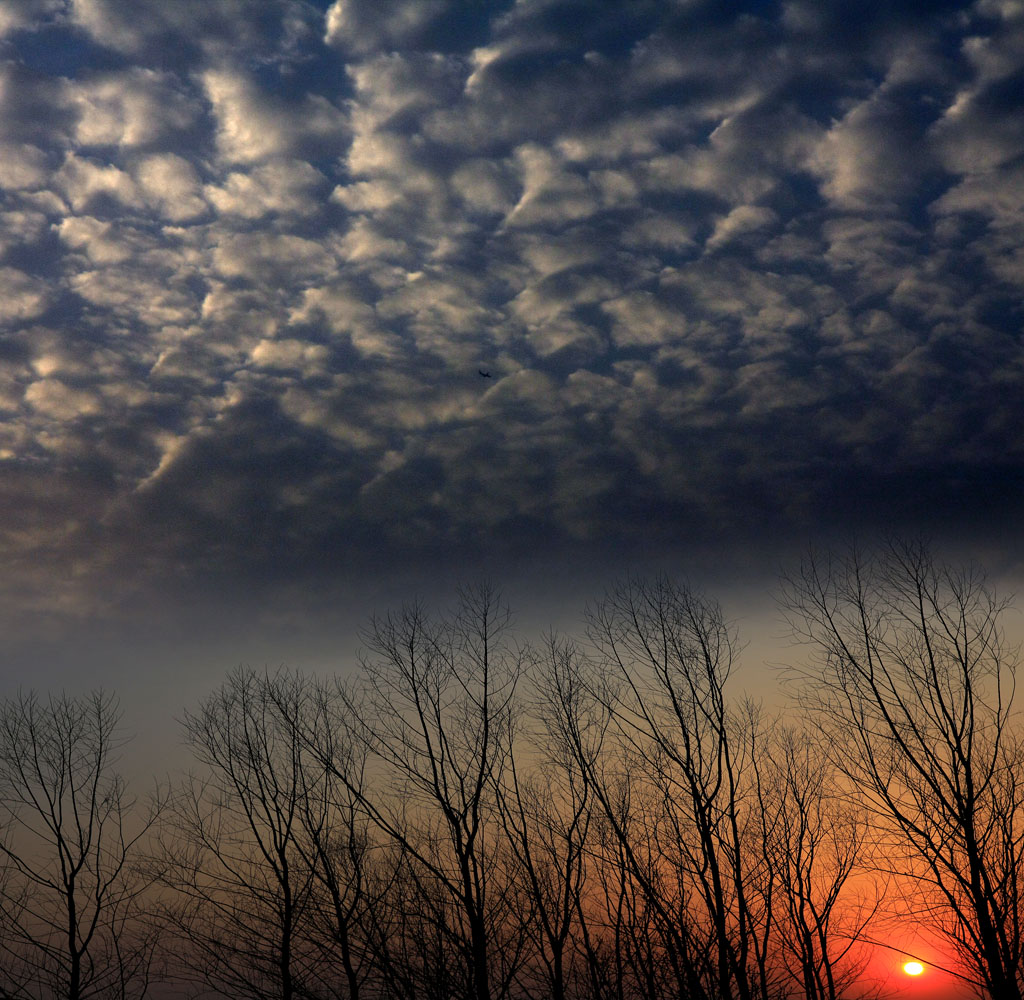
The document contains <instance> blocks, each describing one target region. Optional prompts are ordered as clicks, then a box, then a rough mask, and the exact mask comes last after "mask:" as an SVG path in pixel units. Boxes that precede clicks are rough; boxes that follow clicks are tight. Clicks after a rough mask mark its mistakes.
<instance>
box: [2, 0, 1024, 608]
mask: <svg viewBox="0 0 1024 1000" xmlns="http://www.w3.org/2000/svg"><path fill="white" fill-rule="evenodd" d="M1021 93H1024V5H1022V4H1021V3H1019V2H1018V0H976V2H975V3H973V4H968V3H948V4H945V5H942V4H928V5H924V6H922V5H920V4H916V3H911V2H909V0H908V2H906V3H902V4H900V3H894V4H870V3H869V4H865V5H862V7H861V8H858V13H857V18H856V20H855V21H854V20H853V19H851V17H850V14H849V5H846V4H839V3H838V2H836V3H829V2H821V0H813V2H812V0H788V2H782V3H753V2H751V3H750V4H748V5H746V6H744V5H738V6H737V5H720V4H710V3H702V2H682V0H680V2H666V0H658V2H655V0H637V2H634V3H629V4H621V3H592V2H587V3H580V2H569V0H519V2H516V3H511V2H508V3H504V4H480V3H475V2H466V0H464V2H461V3H458V2H454V0H396V2H394V3H388V4H381V3H379V2H378V0H336V2H334V3H332V4H327V3H313V2H306V0H219V2H217V3H214V4H211V3H209V2H207V0H176V2H174V3H170V4H168V3H166V2H165V0H6V2H5V3H4V5H3V7H2V9H0V413H2V418H3V419H2V422H0V505H2V507H0V557H2V560H3V562H2V565H3V566H4V578H5V583H4V586H5V588H6V591H7V592H8V595H9V600H12V601H16V602H17V603H18V605H19V606H22V605H26V606H32V605H36V606H60V605H61V602H67V603H68V604H69V606H70V605H75V604H76V602H81V601H82V599H83V595H84V594H88V595H90V596H91V598H93V599H94V598H95V596H96V595H97V593H104V592H109V593H110V594H111V595H112V596H111V599H112V600H116V599H120V597H121V596H123V593H124V592H126V591H129V590H131V589H132V588H134V587H137V586H148V585H149V584H151V583H153V582H154V581H158V582H161V581H162V582H163V583H167V582H168V581H171V582H173V581H181V582H186V583H187V582H188V581H193V580H197V579H217V580H228V581H230V580H235V581H245V580H251V579H260V578H266V577H267V576H268V575H273V576H280V577H291V576H294V575H295V574H302V573H306V572H313V573H317V572H324V573H330V572H331V571H332V567H338V566H341V565H345V564H349V565H359V566H364V567H365V566H369V565H372V564H373V563H374V560H377V561H381V562H385V563H386V562H388V561H389V560H393V559H395V558H405V557H407V556H408V557H413V556H415V557H416V558H423V559H427V560H429V559H432V558H435V557H436V558H440V557H441V556H443V555H445V554H447V555H448V556H449V557H452V556H453V554H456V555H457V554H458V553H459V552H466V551H473V550H479V549H480V548H481V547H482V548H485V549H487V550H488V551H490V550H493V551H495V552H498V553H500V552H515V551H526V550H531V549H537V548H538V547H557V546H559V545H561V544H569V545H582V546H587V545H597V544H615V543H633V542H636V541H637V540H646V541H647V542H648V543H651V542H652V540H653V544H657V545H661V544H665V545H671V544H686V543H687V542H693V541H695V540H698V541H707V542H710V543H712V544H714V543H716V540H717V541H718V542H720V543H722V544H727V543H729V542H730V541H731V542H734V543H737V544H742V543H743V541H744V540H747V539H750V538H757V537H763V536H764V535H765V534H766V533H770V532H778V533H780V534H800V533H801V532H804V531H811V530H818V529H824V530H828V529H831V528H835V527H847V528H852V529H863V528H874V527H877V526H879V525H883V524H896V525H897V526H906V525H916V526H919V527H924V528H928V527H930V526H933V525H939V526H943V530H945V529H948V528H952V529H955V530H957V531H962V530H965V529H967V528H971V529H978V530H984V529H985V528H986V526H989V527H991V526H993V525H996V524H999V525H1007V524H1015V525H1018V526H1019V524H1020V514H1021V511H1022V505H1021V483H1022V478H1024V476H1022V474H1024V438H1022V435H1021V430H1020V429H1021V427H1024V370H1022V353H1021V322H1022V301H1024V298H1022V291H1024V250H1022V247H1024V114H1022V108H1021V100H1020V94H1021ZM481 370H482V371H486V372H489V373H490V375H491V378H489V379H485V378H482V377H481V376H480V375H479V372H480V371H481Z"/></svg>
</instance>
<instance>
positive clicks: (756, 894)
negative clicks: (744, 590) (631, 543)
mask: <svg viewBox="0 0 1024 1000" xmlns="http://www.w3.org/2000/svg"><path fill="white" fill-rule="evenodd" d="M589 620H590V629H589V632H590V637H591V640H592V642H593V645H594V649H595V654H596V662H595V665H594V669H592V670H591V671H590V673H589V681H588V683H589V686H590V690H591V702H592V703H596V704H599V705H601V706H603V709H604V711H605V712H606V714H607V720H608V721H607V726H608V730H609V734H610V736H611V737H612V739H611V740H609V744H612V743H614V746H615V749H616V754H615V756H616V757H617V758H618V760H619V761H620V764H619V770H618V773H617V774H616V773H615V772H614V770H609V763H608V761H609V752H608V751H609V750H610V749H611V746H610V745H609V746H608V747H606V748H605V750H604V751H603V752H602V754H601V755H599V756H598V757H596V758H594V757H592V758H591V759H590V761H589V762H588V760H587V755H586V754H581V755H580V757H579V762H580V764H581V766H583V767H584V768H586V770H587V773H588V774H589V778H590V780H591V781H592V782H593V788H594V794H595V797H596V799H597V800H598V801H599V802H600V804H601V806H602V809H603V812H604V814H605V817H606V819H607V821H608V822H609V824H610V827H611V830H612V831H613V832H614V835H615V837H616V840H617V844H618V847H619V849H620V850H621V851H622V863H623V864H625V865H626V866H627V867H628V872H629V876H630V879H631V880H632V881H633V882H635V884H636V885H637V886H638V887H639V888H640V889H641V890H642V892H643V895H644V903H645V906H646V907H647V908H648V909H649V910H650V912H651V914H652V915H653V917H655V918H656V926H657V930H658V935H659V947H661V948H662V949H663V961H662V962H661V963H660V964H659V968H666V967H667V968H671V969H672V970H674V972H673V975H674V978H675V981H676V983H677V991H678V992H679V993H682V994H684V995H687V996H693V997H698V996H706V997H729V996H736V997H738V998H739V1000H753V998H755V997H766V996H768V995H770V994H771V993H772V991H773V990H774V988H775V983H774V981H773V969H772V962H771V954H770V939H771V931H772V925H771V921H772V909H771V892H772V889H773V881H772V873H771V871H770V869H769V868H768V866H767V864H766V858H765V855H764V851H763V849H762V845H763V842H764V836H765V830H764V809H763V802H762V801H761V799H760V787H759V779H758V773H757V769H756V767H754V766H753V765H754V762H755V759H756V756H755V754H756V737H757V732H758V730H757V725H756V712H755V711H754V710H753V709H752V708H750V709H747V710H745V711H743V712H740V711H737V710H736V709H734V708H733V707H732V706H731V705H730V703H729V701H728V700H727V698H726V692H725V689H726V683H727V681H728V679H729V675H730V672H731V670H732V666H733V658H734V651H735V645H736V642H735V639H734V637H733V635H732V634H731V632H730V631H729V629H728V627H727V626H726V624H725V621H724V619H723V616H722V612H721V610H720V608H719V607H718V606H717V605H716V604H715V603H713V602H711V601H709V600H708V599H706V598H705V597H703V596H702V595H700V594H699V593H697V592H695V591H692V590H690V589H688V588H686V587H682V586H679V585H677V584H675V583H673V582H672V581H670V580H668V579H665V578H661V579H657V580H655V581H652V582H648V581H643V580H636V579H632V580H628V581H626V582H625V583H623V584H621V585H620V586H618V587H617V588H615V589H614V590H613V591H611V592H610V593H609V594H608V595H607V597H606V598H605V599H604V600H603V601H602V602H601V603H599V604H598V605H597V606H596V607H594V608H593V609H592V611H591V612H590V616H589ZM569 728H570V730H572V728H573V725H570V727H569ZM641 813H642V815H643V819H642V820H641V821H640V822H639V823H638V822H637V819H636V817H637V816H638V815H639V814H641ZM626 888H628V886H627V885H625V884H624V886H623V889H624V891H625V889H626ZM623 898H624V899H626V898H628V897H627V896H624V897H623Z"/></svg>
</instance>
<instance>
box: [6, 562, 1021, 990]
mask: <svg viewBox="0 0 1024 1000" xmlns="http://www.w3.org/2000/svg"><path fill="white" fill-rule="evenodd" d="M782 592H783V595H784V596H783V599H782V603H783V606H784V609H785V612H786V614H787V616H788V618H789V621H790V624H791V626H792V629H793V632H794V635H795V636H796V637H797V638H798V639H802V640H804V641H805V642H806V644H807V646H806V649H805V650H803V651H802V652H800V654H799V660H798V665H797V666H795V667H794V668H793V669H792V670H791V671H790V675H789V685H790V694H791V704H790V706H789V707H788V708H787V709H786V710H785V711H784V712H782V713H781V715H780V714H778V713H773V714H768V713H766V712H764V711H763V710H762V709H761V708H760V707H759V706H758V705H757V704H755V703H753V702H751V701H749V700H744V699H743V698H742V697H741V696H740V695H739V694H737V693H734V692H732V690H731V688H730V675H731V673H732V670H733V667H734V660H735V657H736V653H737V645H738V640H737V637H736V636H735V635H734V634H733V632H732V630H731V629H730V627H729V625H728V623H727V622H726V621H725V620H724V618H723V615H722V612H721V610H720V608H719V607H718V605H717V604H716V603H715V602H714V601H713V600H711V599H710V598H709V597H707V596H706V595H704V594H702V593H701V592H700V591H697V590H694V589H691V588H688V587H685V586H682V585H680V584H677V583H675V582H673V581H671V580H669V579H667V578H658V579H654V580H642V579H629V580H626V581H625V582H623V583H622V584H621V585H620V586H618V587H616V588H615V589H614V590H612V591H611V592H609V593H607V594H606V595H604V597H603V598H602V599H601V600H599V601H598V602H597V603H595V604H594V605H593V606H592V607H591V608H590V609H589V611H588V613H587V619H586V620H587V627H586V631H585V634H583V635H581V636H580V637H579V638H577V639H570V638H565V637H559V636H551V637H549V638H547V639H546V640H545V641H544V642H543V643H541V644H539V645H538V644H527V643H525V642H524V641H522V640H521V639H519V638H517V636H516V635H515V632H514V630H513V628H512V623H511V618H510V614H509V611H508V609H507V608H506V607H505V606H504V604H503V603H502V600H501V598H500V595H499V594H498V592H497V591H495V590H493V589H492V588H491V587H490V586H488V585H478V586H474V587H470V588H467V589H465V590H464V591H462V592H461V594H460V597H459V602H458V605H457V607H456V608H455V609H454V611H452V612H450V613H445V614H434V613H430V612H428V611H427V610H426V609H424V608H423V607H421V606H419V605H412V606H409V607H405V608H403V609H401V610H400V611H397V612H393V613H388V614H385V615H383V616H382V617H379V618H375V619H373V620H372V621H371V622H370V624H369V625H368V626H367V629H366V631H365V634H364V635H363V642H364V646H365V649H366V653H365V655H364V657H363V661H362V670H361V672H360V674H359V676H357V677H353V678H347V679H344V680H337V681H329V682H325V681H323V680H322V679H314V678H309V677H304V676H302V675H300V674H298V673H294V672H290V671H287V670H280V671H277V672H274V673H267V672H258V671H253V670H236V671H234V672H232V673H231V674H230V675H228V677H227V679H226V680H225V681H224V683H223V685H222V686H221V687H220V689H219V690H217V691H216V692H215V693H214V694H213V695H211V696H210V697H209V698H208V699H206V700H205V701H204V702H203V703H202V704H200V705H198V706H196V707H195V708H194V709H192V710H189V711H187V712H186V714H185V716H184V720H183V729H184V734H185V737H186V740H187V742H188V744H189V746H190V747H191V750H192V752H193V755H194V770H193V771H192V772H191V773H190V774H189V775H188V776H187V777H185V778H184V779H183V780H180V781H179V782H178V783H177V785H176V786H175V787H173V788H170V789H166V790H164V791H162V792H161V793H160V794H158V795H156V796H155V797H153V798H152V800H150V801H147V802H146V803H145V804H143V803H141V802H136V801H135V800H134V799H132V798H130V797H129V795H128V793H127V791H126V789H125V787H124V784H123V782H122V781H121V780H120V779H119V778H118V777H117V774H116V768H115V767H114V757H113V755H114V754H115V751H116V750H117V746H118V739H119V737H118V735H117V733H118V729H117V723H118V710H117V706H116V702H115V701H114V699H112V698H111V697H109V696H107V695H103V694H96V695H93V696H90V697H87V698H78V699H76V698H70V697H66V696H59V697H52V698H49V699H47V698H43V697H40V696H37V695H35V694H22V695H19V696H17V697H15V698H12V699H9V700H7V701H6V702H4V703H3V706H2V710H0V823H2V828H0V829H2V847H0V852H2V862H3V863H2V866H0V901H2V915H0V997H11V998H23V997H24V998H38V1000H44V998H45V1000H49V998H56V997H67V998H69V1000H86V998H92V997H97V998H99V997H104V998H106V997H110V998H117V1000H139V998H141V997H143V996H145V995H146V994H147V992H149V993H150V994H157V993H160V992H161V991H163V990H165V989H171V988H173V989H175V990H179V991H185V992H187V993H190V994H204V995H210V996H221V997H231V998H266V1000H270V998H280V1000H300V998H301V1000H334V998H338V1000H350V998H351V1000H378V998H381V1000H385V998H386V1000H519V998H538V1000H540V998H543V1000H634V998H635V1000H667V998H673V1000H724V998H730V1000H732V998H735V1000H773V998H779V1000H781V998H787V997H795V998H806V1000H838V998H841V997H854V996H856V997H861V996H865V995H871V994H872V993H877V992H878V983H877V981H876V980H875V979H874V978H873V974H872V971H871V968H870V961H869V958H870V954H871V949H872V948H877V947H879V946H880V945H879V944H878V942H877V940H876V938H877V935H878V934H880V933H884V926H885V924H884V921H885V920H886V918H887V917H888V916H889V904H890V902H891V901H892V899H894V898H896V896H897V895H898V897H899V900H900V906H901V907H902V909H903V910H904V912H911V913H916V914H917V916H918V918H919V919H920V920H923V921H927V923H928V925H929V926H930V927H932V928H934V929H935V930H936V932H939V933H941V934H943V935H945V938H946V941H947V947H948V949H949V953H950V954H951V955H955V961H956V970H957V971H958V973H959V974H960V975H961V977H962V978H963V980H964V982H965V983H973V984H974V986H975V988H976V989H977V990H978V991H979V992H981V993H984V994H986V995H988V996H991V997H992V998H994V1000H1020V997H1021V991H1022V985H1024V975H1022V964H1024V956H1022V951H1021V949H1022V935H1021V925H1020V916H1021V912H1022V910H1021V905H1020V904H1021V885H1020V878H1021V875H1020V873H1021V872H1022V862H1024V858H1022V853H1024V814H1022V811H1021V804H1022V799H1024V744H1022V742H1021V737H1022V733H1024V730H1022V728H1021V724H1020V716H1019V715H1018V714H1016V713H1015V711H1014V709H1013V708H1012V695H1013V678H1014V670H1015V666H1016V659H1015V651H1014V650H1012V649H1007V648H1006V646H1005V643H1004V639H1003V634H1002V631H1001V628H1000V624H999V622H1000V616H1001V613H1002V611H1003V610H1004V609H1003V606H1002V605H1001V604H1000V603H999V602H998V601H997V599H996V598H995V596H994V595H993V594H992V592H991V591H990V590H989V588H988V587H987V585H986V583H985V581H984V579H983V577H982V576H980V575H979V574H977V573H975V572H973V571H970V570H967V571H963V570H955V569H948V568H945V567H942V566H938V565H936V564H934V563H933V561H932V560H931V559H930V557H929V555H928V553H927V552H926V551H925V550H924V549H923V548H921V547H919V546H913V545H893V546H891V547H889V548H888V549H887V550H886V551H885V552H883V553H881V554H875V555H872V556H870V557H862V556H858V555H856V554H854V555H849V556H845V557H843V558H829V559H824V560H818V561H813V560H812V561H808V562H807V563H806V564H805V565H804V566H803V568H802V569H801V571H800V572H799V573H798V574H796V575H794V576H793V577H792V578H790V579H788V580H786V581H784V583H783V587H782ZM878 928H882V929H883V930H882V931H880V930H878ZM951 961H952V959H951Z"/></svg>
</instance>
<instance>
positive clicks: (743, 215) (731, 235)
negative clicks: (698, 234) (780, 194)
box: [706, 205, 778, 250]
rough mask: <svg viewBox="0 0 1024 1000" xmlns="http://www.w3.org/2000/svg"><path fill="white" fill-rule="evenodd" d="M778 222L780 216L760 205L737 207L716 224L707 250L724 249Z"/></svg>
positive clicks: (709, 238)
mask: <svg viewBox="0 0 1024 1000" xmlns="http://www.w3.org/2000/svg"><path fill="white" fill-rule="evenodd" d="M776 221H778V216H776V214H775V213H774V212H773V211H772V210H771V209H770V208H765V207H764V206H759V205H737V206H736V208H734V209H733V210H732V211H731V212H729V213H728V214H727V215H724V216H722V217H721V218H720V219H718V220H717V221H716V222H715V229H714V232H713V233H712V234H711V236H710V237H708V241H707V244H706V246H707V248H708V249H709V250H716V249H718V248H719V247H724V246H726V245H727V244H729V243H730V242H731V241H732V240H735V239H738V238H740V237H742V236H744V235H746V234H748V233H755V232H757V231H758V230H762V229H764V228H765V227H767V226H770V225H772V223H774V222H776Z"/></svg>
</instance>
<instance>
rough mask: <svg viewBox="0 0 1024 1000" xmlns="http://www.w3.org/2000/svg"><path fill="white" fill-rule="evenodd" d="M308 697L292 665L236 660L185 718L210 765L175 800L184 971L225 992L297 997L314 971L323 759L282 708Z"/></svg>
mask: <svg viewBox="0 0 1024 1000" xmlns="http://www.w3.org/2000/svg"><path fill="white" fill-rule="evenodd" d="M303 696H304V685H303V682H302V681H301V679H300V678H298V677H296V676H294V675H291V674H288V673H285V672H282V673H280V674H278V675H276V676H274V677H268V676H266V675H261V674H257V673H255V672H253V671H250V670H236V671H234V672H233V673H231V674H230V675H229V677H228V679H227V680H226V681H225V683H224V684H223V685H222V687H221V688H220V690H218V691H217V692H215V693H214V694H213V695H212V696H211V697H210V698H208V699H207V700H206V701H205V702H204V703H203V704H202V705H201V706H200V708H199V710H198V711H197V712H195V713H191V712H190V713H187V714H186V716H185V721H184V728H185V734H186V738H187V740H188V742H189V745H190V746H191V747H192V750H193V753H194V755H195V757H196V759H197V761H198V762H199V763H200V764H202V765H203V766H204V768H205V770H204V771H203V772H201V773H200V774H193V775H190V776H189V777H188V778H187V779H186V780H185V781H184V782H183V784H182V786H181V787H180V789H179V790H178V792H177V794H176V795H175V797H174V799H173V801H172V803H171V806H170V808H169V809H168V810H167V817H166V822H165V823H164V824H163V837H164V841H163V848H162V852H161V865H162V868H163V873H164V876H163V877H164V882H165V885H166V887H167V889H168V890H169V891H170V893H171V896H170V900H171V901H170V906H169V911H168V916H169V918H170V920H171V922H172V924H173V926H174V927H175V929H176V931H177V934H178V937H179V941H180V949H179V955H178V958H179V965H180V971H181V974H182V975H183V977H184V978H185V979H186V980H188V981H190V982H191V983H192V984H193V985H195V986H198V987H199V988H200V989H201V990H209V991H212V992H214V993H216V994H218V995H220V996H227V997H247V998H251V997H255V998H261V997H262V998H266V1000H271V998H273V1000H292V998H293V997H296V996H301V995H304V993H305V992H306V988H307V986H308V984H309V982H310V981H311V980H312V979H314V978H315V976H314V975H313V969H312V966H313V965H314V964H315V958H316V951H315V949H314V948H313V946H312V945H311V943H310V941H309V939H308V937H307V936H306V935H305V934H304V925H305V922H306V921H307V918H308V915H309V911H310V907H311V904H312V889H313V882H314V875H313V872H312V871H311V869H310V867H309V865H308V864H307V863H306V858H305V857H304V854H303V850H302V849H301V847H300V840H302V838H303V820H304V809H305V807H306V801H305V796H306V794H307V791H308V790H309V789H310V788H311V787H313V786H316V785H317V783H318V775H319V774H320V772H321V769H320V768H319V766H318V764H317V761H316V760H315V759H314V758H313V757H312V756H310V755H309V754H308V753H307V751H306V745H305V743H304V742H303V740H302V739H301V737H300V735H299V733H298V732H297V731H296V729H295V727H294V726H293V725H292V724H291V721H290V719H289V718H287V717H286V716H285V715H284V714H283V713H282V712H281V710H280V706H281V704H282V703H283V702H285V701H292V702H294V701H295V700H297V699H301V698H302V697H303ZM296 711H297V709H296Z"/></svg>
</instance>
